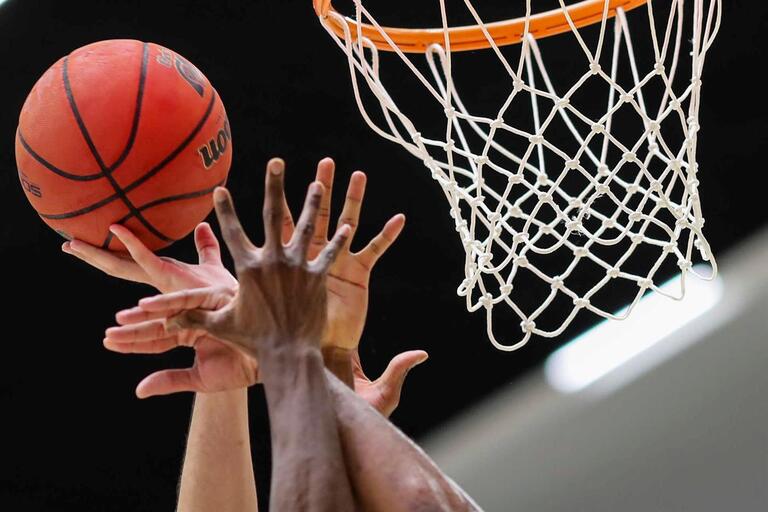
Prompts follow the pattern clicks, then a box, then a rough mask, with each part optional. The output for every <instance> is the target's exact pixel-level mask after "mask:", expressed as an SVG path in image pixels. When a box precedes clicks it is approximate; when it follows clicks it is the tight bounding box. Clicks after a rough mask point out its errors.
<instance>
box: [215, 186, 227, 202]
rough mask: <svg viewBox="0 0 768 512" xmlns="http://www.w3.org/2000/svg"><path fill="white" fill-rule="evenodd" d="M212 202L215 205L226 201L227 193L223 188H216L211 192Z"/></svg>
mask: <svg viewBox="0 0 768 512" xmlns="http://www.w3.org/2000/svg"><path fill="white" fill-rule="evenodd" d="M213 200H214V201H216V202H217V203H223V202H224V201H226V200H227V192H226V189H225V188H224V187H217V188H216V190H214V191H213Z"/></svg>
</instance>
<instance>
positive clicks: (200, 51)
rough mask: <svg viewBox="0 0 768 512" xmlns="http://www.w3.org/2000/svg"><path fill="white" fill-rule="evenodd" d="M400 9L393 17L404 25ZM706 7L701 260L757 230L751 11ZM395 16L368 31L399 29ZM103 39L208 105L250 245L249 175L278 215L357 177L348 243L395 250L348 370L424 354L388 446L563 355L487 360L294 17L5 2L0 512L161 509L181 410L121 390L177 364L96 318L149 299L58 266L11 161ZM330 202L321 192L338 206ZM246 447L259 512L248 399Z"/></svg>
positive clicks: (529, 352) (543, 346) (761, 120)
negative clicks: (181, 70) (33, 118)
mask: <svg viewBox="0 0 768 512" xmlns="http://www.w3.org/2000/svg"><path fill="white" fill-rule="evenodd" d="M388 4H389V2H388ZM414 4H416V3H414V2H411V3H410V6H411V11H418V10H419V9H418V8H417V7H414ZM424 4H430V5H429V8H430V9H431V10H433V9H435V6H434V5H431V4H432V3H430V2H424ZM478 5H480V3H478ZM385 8H386V6H378V7H377V9H378V10H379V11H380V12H381V11H384V9H385ZM724 8H725V14H724V25H723V29H722V31H721V33H720V36H719V38H718V40H717V42H716V44H715V48H714V50H713V51H712V53H711V56H710V58H709V60H708V62H707V68H706V72H705V77H704V83H705V85H704V87H705V89H704V100H703V102H704V105H703V108H702V112H701V124H702V126H703V131H702V133H701V139H700V140H701V143H700V152H699V156H700V161H701V162H702V172H701V175H700V179H701V181H702V187H701V195H702V201H703V204H704V208H705V216H706V218H707V226H706V233H707V235H708V237H709V240H710V243H711V244H712V246H713V249H714V251H715V253H716V254H722V253H723V252H724V251H726V250H727V249H728V248H729V247H731V246H733V245H734V244H736V243H737V242H739V241H740V240H742V239H744V238H745V237H747V236H748V235H749V234H750V233H752V232H754V231H755V230H756V229H757V228H758V227H759V226H760V225H761V224H762V223H763V222H764V220H765V219H766V214H765V211H764V209H763V208H764V207H763V205H764V204H765V199H764V190H765V189H764V185H758V183H761V182H762V183H764V182H765V179H764V177H763V175H764V172H765V169H764V160H765V158H764V155H765V148H766V147H767V146H768V131H767V130H766V128H767V126H766V124H767V123H766V116H765V114H766V103H765V102H764V101H762V100H761V99H759V98H760V97H761V96H763V95H764V94H763V91H762V81H761V80H760V76H761V75H762V74H763V71H764V70H763V69H762V67H763V66H764V65H765V62H766V59H765V56H766V49H767V48H768V46H767V45H766V31H767V30H768V23H767V21H768V6H766V5H764V4H763V3H761V2H746V1H727V2H725V5H724ZM392 9H395V10H394V11H393V13H396V12H397V11H396V9H397V8H396V6H393V7H392ZM348 12H349V11H348ZM430 12H431V11H430ZM416 14H419V13H416ZM407 15H409V13H403V14H402V16H403V17H402V18H398V17H397V16H394V17H390V18H386V17H385V19H391V20H392V21H393V22H397V21H398V20H400V21H402V20H403V19H411V18H405V16H407ZM412 19H416V18H412ZM113 38H135V39H141V40H145V41H153V42H156V43H159V44H162V45H164V46H167V47H169V48H172V49H174V50H176V51H178V52H179V53H180V54H182V55H184V56H185V57H187V58H188V59H189V60H191V61H192V62H194V63H195V64H196V65H197V66H198V67H199V68H200V69H201V70H202V71H203V72H204V73H205V74H206V75H207V77H208V78H209V79H210V81H211V82H212V83H213V84H214V85H215V86H216V88H217V89H218V91H219V93H220V95H221V97H222V99H223V100H224V103H225V105H226V107H227V111H228V115H229V119H230V121H231V125H232V132H233V139H234V147H235V153H234V155H235V156H234V163H233V167H232V173H231V175H230V188H231V189H232V190H233V193H234V196H235V200H236V202H237V204H238V208H239V211H240V213H241V217H242V218H243V221H244V224H245V226H246V229H247V230H248V231H249V232H250V233H252V234H253V235H254V238H255V239H257V240H258V239H259V237H260V216H259V212H260V208H261V199H260V198H261V195H262V176H263V168H264V164H265V162H266V161H267V159H268V158H269V157H271V156H276V155H277V156H282V157H283V158H284V159H285V160H286V161H287V165H288V171H287V172H288V182H289V186H288V194H289V201H290V202H291V204H292V205H297V204H299V203H300V201H301V199H302V196H303V192H304V189H305V186H306V184H307V183H308V181H309V180H310V179H311V177H312V176H313V171H314V164H315V162H316V161H317V160H319V159H320V158H322V157H324V156H327V155H329V156H332V157H334V158H335V159H336V161H337V168H338V171H337V187H339V189H340V188H342V187H343V186H344V185H345V183H346V180H347V178H348V176H349V174H350V173H351V172H352V171H354V170H355V169H364V170H366V171H368V174H369V188H368V190H369V194H368V198H367V201H366V206H365V209H364V215H363V219H362V226H361V229H360V231H359V234H358V243H362V241H365V240H367V239H368V238H369V237H370V236H373V235H374V234H375V233H376V232H377V231H378V229H379V228H380V227H381V225H382V224H383V223H384V222H385V221H386V220H387V219H388V218H389V217H390V216H391V215H392V214H394V213H396V212H404V213H406V215H407V217H408V224H407V226H406V230H405V232H404V234H403V236H402V238H401V240H400V241H399V242H398V243H397V245H396V246H395V247H394V248H393V249H392V250H391V252H390V253H389V254H388V255H387V256H386V257H385V258H384V259H383V260H382V261H381V263H380V265H379V266H378V267H377V269H376V272H375V274H374V278H373V282H372V300H371V307H370V312H369V320H368V325H367V327H366V332H365V335H364V338H363V341H362V346H361V352H362V355H363V362H364V365H365V368H366V370H367V371H368V372H369V373H370V374H371V375H378V374H379V373H380V372H381V371H382V370H383V369H384V367H385V366H386V363H387V362H388V361H389V359H390V358H391V357H392V356H394V355H395V354H397V353H399V352H401V351H403V350H407V349H411V348H423V349H426V350H428V351H429V352H430V355H431V358H430V360H429V361H428V363H427V364H425V365H423V366H421V367H419V368H418V369H417V370H414V371H413V372H412V373H411V374H410V375H409V377H408V383H407V385H406V390H405V394H404V397H403V400H402V402H401V404H400V407H399V409H398V410H397V412H396V413H395V415H394V417H393V420H394V422H395V423H396V424H397V425H398V426H400V428H402V429H403V430H404V431H405V432H406V433H407V434H409V435H411V436H415V437H417V438H418V437H419V436H422V435H424V434H426V433H427V432H429V431H430V430H431V429H439V428H440V425H441V423H442V422H444V421H445V420H447V419H448V418H450V417H451V416H452V415H455V414H457V413H458V412H460V411H462V410H464V409H466V408H467V407H469V406H471V405H472V404H473V403H475V402H477V401H478V400H479V399H480V398H482V397H483V396H485V395H487V394H489V393H490V392H492V391H493V390H495V389H498V388H499V387H501V386H503V385H504V384H507V383H509V382H512V381H514V380H515V379H517V378H518V377H519V376H520V375H522V374H523V373H524V372H525V371H526V370H527V369H529V368H531V367H533V366H534V365H536V364H538V363H539V362H540V361H541V360H542V359H543V358H544V357H545V356H546V354H548V353H550V352H551V351H552V350H553V349H555V348H556V347H557V346H559V345H560V344H562V343H564V342H565V341H567V340H568V339H570V338H571V337H572V336H573V335H574V334H577V333H579V332H581V331H582V330H584V329H585V328H587V327H588V326H589V325H591V324H592V323H593V322H594V321H595V320H594V318H591V317H588V316H587V315H582V316H579V317H578V318H577V320H576V322H574V324H573V325H572V326H571V327H570V328H569V330H568V332H567V333H566V334H565V335H563V336H562V337H560V338H558V339H556V340H543V339H535V340H534V341H533V342H531V343H530V344H529V345H528V346H527V347H526V348H525V349H524V350H522V351H518V352H514V353H511V354H507V353H501V352H498V351H496V350H495V349H493V348H492V346H491V345H490V343H489V342H488V341H487V339H486V337H485V319H484V314H481V313H477V314H474V315H471V314H468V313H467V312H466V310H465V308H464V302H463V299H460V298H458V297H456V295H455V289H456V286H457V285H458V284H459V283H460V282H461V279H462V278H463V272H462V264H463V259H464V254H463V251H462V248H461V246H460V244H459V243H458V239H457V237H456V235H455V232H454V229H453V225H452V221H451V220H450V218H449V217H448V209H447V205H446V204H445V201H444V198H443V195H442V192H441V191H440V190H439V188H438V187H437V186H436V185H435V184H434V183H433V182H432V180H431V178H430V176H429V175H428V173H425V172H423V167H422V165H421V163H419V162H417V161H415V160H413V159H412V157H410V156H409V155H408V154H406V153H405V152H404V151H402V150H401V149H400V148H398V147H397V146H395V145H393V144H390V143H388V142H386V141H383V140H380V139H379V138H377V137H376V136H375V135H374V134H373V133H372V132H370V131H369V130H368V129H367V127H366V126H365V125H364V123H363V121H362V119H361V118H360V116H359V114H358V112H357V109H356V107H355V106H354V102H353V99H352V95H351V87H350V85H349V77H348V75H347V69H346V61H345V60H344V58H343V56H342V55H341V54H340V53H339V50H338V49H337V48H336V47H335V45H333V43H332V42H331V40H330V39H329V38H328V36H327V35H326V34H325V32H324V30H323V29H322V28H321V26H320V24H319V23H318V21H317V19H316V18H315V16H314V14H313V12H312V9H311V5H310V1H309V0H281V1H261V2H253V1H245V0H243V1H224V0H221V1H202V0H194V1H191V0H185V1H183V2H182V1H176V2H172V1H163V2H150V1H121V2H115V1H106V0H101V1H98V0H92V1H67V2H63V1H61V0H48V1H43V0H40V1H37V0H10V1H8V2H7V3H6V4H4V5H2V6H1V7H0V48H1V49H2V50H0V52H2V53H1V55H2V71H3V75H4V76H3V80H2V81H1V82H0V83H1V84H2V85H0V88H1V89H0V91H1V92H2V98H3V102H4V106H3V109H2V120H1V121H0V123H1V124H0V180H2V181H0V190H2V194H3V196H2V201H0V218H2V219H3V221H2V224H1V225H0V230H2V231H1V238H0V240H1V241H0V257H1V258H2V265H3V269H4V271H5V282H4V284H5V286H4V290H5V294H4V295H5V297H6V300H5V301H4V302H5V305H4V309H5V312H4V313H5V314H4V318H5V326H6V328H5V332H4V342H3V344H2V346H3V350H2V352H1V353H2V355H1V356H0V372H1V373H0V424H1V425H2V428H1V429H0V432H1V434H2V435H1V436H0V510H63V509H79V510H83V509H88V510H91V509H94V510H170V509H172V508H173V507H174V503H175V488H176V483H177V480H178V476H179V471H180V465H181V459H182V454H183V449H184V443H185V435H186V429H187V426H188V421H189V413H190V410H191V398H192V397H191V396H189V395H179V396H173V397H165V398H155V399H151V400H147V401H139V400H137V399H136V398H135V397H134V394H133V389H134V386H135V384H136V383H137V382H138V381H139V380H140V378H141V377H143V376H144V375H146V374H147V373H149V372H150V371H153V370H155V369H159V368H164V367H169V366H183V365H186V364H188V363H189V361H190V354H189V353H184V352H178V353H173V354H168V355H164V356H160V357H139V356H136V357H126V356H120V355H115V354H111V353H109V352H107V351H105V350H104V349H103V348H102V347H101V339H102V337H103V336H102V334H103V331H104V329H105V328H106V327H108V326H109V325H110V324H111V321H112V315H113V314H114V312H115V311H116V310H118V309H121V308H123V307H125V306H129V305H132V304H134V303H135V302H136V300H137V299H138V298H140V297H142V296H144V295H146V294H147V293H149V291H150V290H149V289H148V288H147V287H143V286H139V285H134V284H131V283H123V282H118V281H116V280H114V279H111V278H108V277H106V276H104V275H102V274H100V273H99V272H98V271H96V270H94V269H91V268H89V267H87V266H86V265H85V264H83V263H81V262H79V261H76V260H74V259H73V258H71V257H70V256H67V255H65V254H63V253H61V252H60V251H59V246H60V244H61V239H60V238H59V237H58V235H56V234H55V233H54V232H53V231H51V230H50V229H49V228H47V227H46V226H45V225H44V224H43V223H42V222H41V221H40V220H39V219H38V218H37V217H36V215H35V213H34V211H33V210H32V208H31V207H30V206H29V205H28V203H27V201H26V199H25V197H24V195H23V193H22V192H21V188H20V186H19V184H18V178H17V174H16V167H15V162H14V146H13V144H14V131H15V127H16V122H17V115H18V111H19V110H20V108H21V105H22V103H23V102H24V99H25V97H26V94H27V92H28V91H29V89H30V88H31V87H32V85H33V84H34V83H35V81H36V80H37V78H38V77H39V76H40V75H41V74H42V73H43V71H44V70H45V69H46V68H47V67H48V66H50V65H51V64H52V63H53V62H55V61H56V60H57V59H58V58H60V57H61V56H63V55H65V54H66V53H68V52H70V51H72V50H74V49H75V48H77V47H79V46H82V45H84V44H87V43H90V42H93V41H97V40H102V39H113ZM337 190H338V189H337ZM341 199H342V194H339V193H337V194H336V197H335V205H336V206H337V207H340V200H341ZM167 254H169V255H172V256H175V257H178V258H181V259H185V260H191V259H192V258H193V255H194V251H193V247H192V244H191V242H190V241H189V240H185V241H183V242H180V243H178V244H176V245H175V246H174V247H172V248H171V249H170V250H168V251H167ZM619 305H620V304H617V306H619ZM251 433H252V440H253V454H254V464H255V466H256V470H257V475H258V478H259V492H260V497H261V498H262V499H264V498H266V494H267V483H266V482H267V475H268V467H269V466H268V464H269V436H268V424H267V419H266V410H265V407H264V401H263V395H262V392H261V390H260V389H259V388H258V387H256V388H254V389H253V391H252V392H251Z"/></svg>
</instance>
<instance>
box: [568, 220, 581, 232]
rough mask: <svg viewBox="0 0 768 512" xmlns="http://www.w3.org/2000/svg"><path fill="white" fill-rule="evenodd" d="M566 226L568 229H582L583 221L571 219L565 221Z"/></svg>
mask: <svg viewBox="0 0 768 512" xmlns="http://www.w3.org/2000/svg"><path fill="white" fill-rule="evenodd" d="M565 227H566V229H567V230H568V231H581V222H579V221H578V220H569V221H568V222H566V223H565Z"/></svg>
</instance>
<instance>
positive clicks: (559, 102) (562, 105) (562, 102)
mask: <svg viewBox="0 0 768 512" xmlns="http://www.w3.org/2000/svg"><path fill="white" fill-rule="evenodd" d="M570 104H571V100H569V99H568V98H560V99H558V100H557V101H556V102H555V106H556V107H557V108H560V109H562V108H565V107H567V106H568V105H570Z"/></svg>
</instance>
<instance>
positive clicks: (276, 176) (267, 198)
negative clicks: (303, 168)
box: [263, 158, 286, 253]
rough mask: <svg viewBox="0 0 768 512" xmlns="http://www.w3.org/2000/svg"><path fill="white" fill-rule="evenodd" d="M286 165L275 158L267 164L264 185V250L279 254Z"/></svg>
mask: <svg viewBox="0 0 768 512" xmlns="http://www.w3.org/2000/svg"><path fill="white" fill-rule="evenodd" d="M284 171H285V163H284V162H283V161H282V160H281V159H279V158H273V159H272V160H270V161H269V163H268V164H267V176H266V178H265V183H264V212H263V217H264V250H265V251H267V252H275V253H279V252H280V251H281V250H282V247H283V240H282V236H283V225H284V222H285V212H284V205H285V203H286V201H285V191H284V184H283V176H284Z"/></svg>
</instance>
